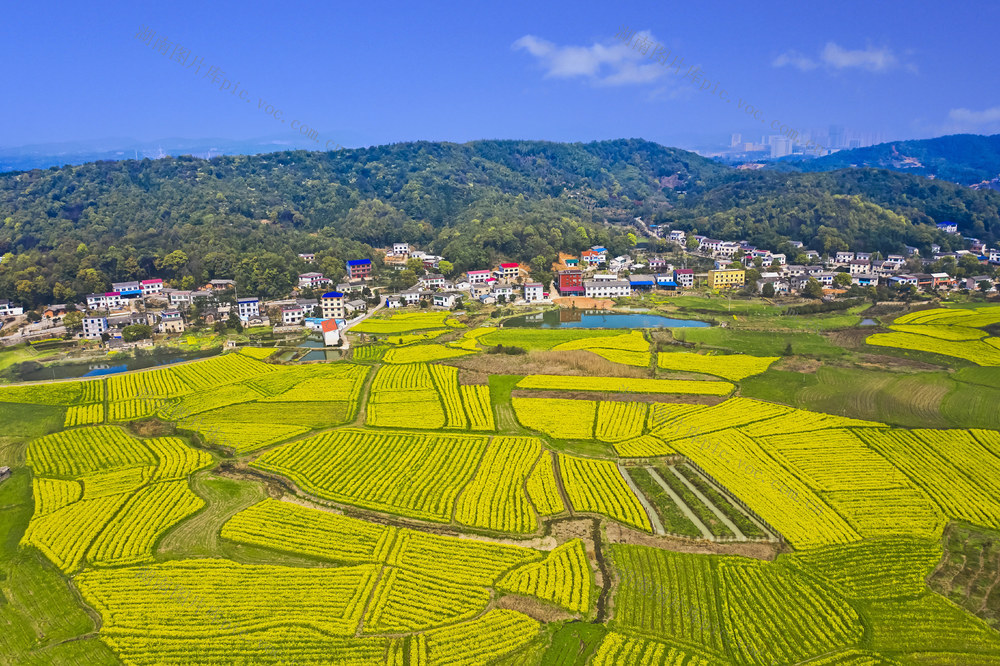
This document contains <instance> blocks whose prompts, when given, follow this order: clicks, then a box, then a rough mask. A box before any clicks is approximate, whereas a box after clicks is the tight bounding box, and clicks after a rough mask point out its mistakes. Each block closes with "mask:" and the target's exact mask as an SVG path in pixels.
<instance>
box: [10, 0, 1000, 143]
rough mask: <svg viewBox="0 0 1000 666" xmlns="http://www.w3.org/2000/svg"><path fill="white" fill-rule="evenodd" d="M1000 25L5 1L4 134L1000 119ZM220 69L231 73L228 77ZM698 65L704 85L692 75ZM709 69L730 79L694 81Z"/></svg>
mask: <svg viewBox="0 0 1000 666" xmlns="http://www.w3.org/2000/svg"><path fill="white" fill-rule="evenodd" d="M997 25H1000V4H998V3H990V2H988V3H975V4H974V3H949V4H945V3H939V2H935V3H931V2H880V3H872V2H843V1H840V2H836V3H834V2H827V3H822V5H820V3H793V2H766V1H764V2H732V3H724V2H698V3H664V2H662V1H660V2H634V3H611V2H580V1H574V2H538V1H534V2H503V3H487V2H435V3H429V2H428V3H402V2H399V3H395V2H378V1H376V2H366V3H346V2H337V3H289V4H282V3H274V2H267V3H257V2H212V3H204V2H199V3H189V2H162V3H155V4H153V3H138V2H136V3H101V2H96V3H77V2H72V3H71V2H55V3H33V2H28V3H7V5H6V6H5V8H4V20H3V21H2V23H0V56H2V61H3V62H4V63H5V67H4V71H3V74H2V75H0V84H2V90H3V93H4V94H3V96H2V97H3V99H4V103H3V104H0V146H17V145H23V144H33V143H50V142H62V141H73V140H92V139H101V138H105V137H130V138H134V139H138V140H152V139H157V138H164V137H186V138H205V137H219V138H228V139H246V138H252V137H261V136H274V137H277V138H279V140H281V137H287V140H289V141H295V142H296V143H301V142H300V141H298V139H299V137H298V136H297V135H296V132H295V130H293V129H291V125H292V124H293V122H294V121H298V123H296V127H298V126H301V125H302V124H305V125H308V126H310V127H313V128H316V130H317V131H318V138H319V144H322V145H325V144H327V143H329V145H336V144H341V143H342V144H345V145H348V146H356V145H370V144H380V143H388V142H395V141H410V140H420V139H426V140H448V141H459V142H462V141H469V140H474V139H483V138H504V139H547V140H555V141H590V140H597V139H609V138H618V137H642V138H645V139H649V140H653V141H658V142H660V143H664V144H667V145H678V146H684V147H690V146H692V145H695V144H698V143H705V142H716V143H722V142H727V141H728V138H729V135H730V133H732V132H742V133H744V135H745V136H746V137H759V135H760V134H764V133H774V132H773V130H772V129H770V124H771V123H772V122H778V123H781V124H784V125H787V126H788V127H792V128H796V129H799V130H800V131H803V132H805V131H809V130H810V129H811V128H826V127H828V126H829V125H831V124H836V125H841V126H844V127H847V128H850V129H852V130H855V131H865V132H881V133H882V134H883V136H884V137H885V138H886V139H897V138H924V137H929V136H938V135H941V134H946V133H954V132H978V133H997V132H1000V70H998V68H997V46H996V37H995V36H994V35H995V32H996V26H997ZM141 26H147V27H148V28H149V29H151V30H153V31H155V33H156V34H155V37H154V39H153V40H152V41H153V43H154V45H155V40H156V39H159V38H161V37H163V38H166V39H168V40H169V45H168V48H169V49H170V50H171V52H172V49H173V48H174V46H175V45H178V44H179V45H181V46H182V47H185V48H187V49H190V51H191V53H192V55H193V56H196V57H200V58H203V62H204V65H203V66H202V69H201V72H199V73H195V68H194V67H192V68H186V67H185V66H184V65H181V64H179V63H177V62H174V61H172V60H171V59H170V58H169V57H168V56H167V55H161V54H160V53H159V52H158V51H156V50H155V48H154V46H150V45H146V44H143V43H142V42H141V41H140V40H139V39H137V38H136V37H135V35H136V33H137V32H139V30H140V27H141ZM622 26H627V27H628V28H630V29H631V30H633V31H635V32H637V33H639V32H642V33H643V35H644V36H646V37H648V38H649V40H650V42H651V43H653V44H659V45H662V46H663V47H664V49H668V48H669V49H670V51H671V56H670V58H671V59H672V58H674V57H677V56H679V57H681V58H683V61H684V62H683V66H682V68H681V70H680V73H673V71H674V70H673V69H669V70H668V68H667V67H665V66H663V65H662V64H659V65H658V64H656V63H655V62H654V61H653V60H651V59H650V58H649V55H650V54H651V53H653V51H654V50H655V46H653V47H652V48H651V49H650V50H649V51H648V53H647V54H646V55H643V54H641V53H640V51H639V50H636V49H635V48H632V47H630V46H627V45H626V43H625V42H624V41H622V40H621V39H618V38H617V37H616V36H617V34H618V33H619V30H620V28H621V27H622ZM213 66H214V67H218V68H219V69H220V70H221V71H222V72H224V74H222V75H220V78H219V79H218V81H217V82H216V83H215V84H214V85H213V83H212V82H211V78H206V77H205V76H204V74H206V73H207V72H208V71H209V70H208V68H209V67H213ZM691 66H697V67H699V73H700V76H701V79H700V81H699V82H698V83H694V84H692V83H691V82H690V81H689V80H687V79H684V78H683V75H684V74H685V73H687V72H688V71H689V70H690V67H691ZM227 79H228V80H229V88H228V89H227V90H220V89H219V87H220V86H225V80H227ZM705 79H707V80H709V81H711V82H712V84H711V89H715V90H716V94H715V95H713V94H712V92H711V89H709V90H708V91H706V92H702V91H700V90H699V86H700V85H701V83H700V82H701V81H704V80H705ZM237 84H238V85H239V88H238V89H237V90H245V91H247V92H246V94H245V95H244V98H243V99H242V100H241V98H240V97H239V96H238V93H237V94H232V89H233V87H234V86H236V85H237ZM722 89H724V90H726V91H727V94H728V98H729V101H728V102H727V101H725V100H724V99H723V98H722V97H720V95H719V94H718V90H722ZM747 104H750V105H752V106H753V107H754V109H756V110H759V111H760V112H759V113H758V114H757V117H754V116H752V115H747V114H746V113H744V111H743V110H741V108H739V107H742V109H745V108H746V105H747ZM268 105H270V106H271V111H272V113H271V115H268V114H267V113H266V110H267V106H268ZM258 107H260V108H258ZM275 109H277V110H279V111H278V112H277V113H275V112H274V111H275ZM282 120H284V121H285V122H282ZM760 120H763V121H764V122H760Z"/></svg>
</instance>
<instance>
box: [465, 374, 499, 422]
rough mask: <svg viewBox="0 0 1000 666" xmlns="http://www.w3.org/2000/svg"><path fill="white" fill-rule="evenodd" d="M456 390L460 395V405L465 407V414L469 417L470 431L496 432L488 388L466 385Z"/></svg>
mask: <svg viewBox="0 0 1000 666" xmlns="http://www.w3.org/2000/svg"><path fill="white" fill-rule="evenodd" d="M458 389H459V392H460V393H461V394H462V404H463V405H465V413H466V414H467V415H468V416H469V425H470V426H471V428H472V430H475V431H492V430H496V425H495V423H494V421H493V404H492V403H491V401H490V387H489V386H487V385H485V384H467V385H462V386H459V387H458Z"/></svg>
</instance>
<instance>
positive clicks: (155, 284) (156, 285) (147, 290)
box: [139, 278, 163, 296]
mask: <svg viewBox="0 0 1000 666" xmlns="http://www.w3.org/2000/svg"><path fill="white" fill-rule="evenodd" d="M139 288H140V289H141V290H142V295H143V296H155V295H156V294H158V293H160V292H161V291H163V280H161V279H160V278H154V279H152V280H142V281H141V282H140V283H139Z"/></svg>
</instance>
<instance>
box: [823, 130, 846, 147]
mask: <svg viewBox="0 0 1000 666" xmlns="http://www.w3.org/2000/svg"><path fill="white" fill-rule="evenodd" d="M845 138H846V134H845V132H844V126H843V125H830V145H829V146H827V147H828V148H843V147H844V146H846V145H847V142H846V141H845Z"/></svg>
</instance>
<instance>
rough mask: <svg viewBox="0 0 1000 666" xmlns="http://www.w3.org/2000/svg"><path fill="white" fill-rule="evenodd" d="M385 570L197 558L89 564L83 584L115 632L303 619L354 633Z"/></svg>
mask: <svg viewBox="0 0 1000 666" xmlns="http://www.w3.org/2000/svg"><path fill="white" fill-rule="evenodd" d="M378 570H379V567H378V566H377V565H374V564H362V565H358V566H353V567H335V568H334V567H322V568H293V567H283V566H271V565H243V564H237V563H236V562H231V561H228V560H214V559H197V560H176V561H169V562H165V563H162V564H156V565H149V566H143V567H133V568H130V569H127V570H125V571H122V570H121V569H98V570H92V571H87V572H84V573H82V574H80V575H79V576H77V578H76V584H77V586H78V587H79V589H80V592H81V593H82V595H83V597H84V599H85V600H86V601H87V602H88V603H89V604H90V605H91V606H92V607H93V608H94V609H96V610H97V612H98V613H100V614H101V617H102V618H103V620H104V631H106V632H109V633H115V634H118V633H132V632H137V631H138V632H143V634H145V635H153V636H156V635H161V636H185V637H190V638H195V637H198V636H214V635H219V634H225V633H232V632H234V631H238V630H254V629H264V628H267V627H270V626H274V625H277V624H298V625H300V626H308V627H314V628H316V629H319V630H321V631H325V632H328V633H330V634H332V635H335V636H352V635H354V633H355V631H356V630H357V627H358V623H359V622H360V621H361V617H362V615H363V613H364V607H365V601H366V600H367V599H368V597H369V596H370V595H371V592H372V590H373V588H374V586H375V582H376V580H377V578H378Z"/></svg>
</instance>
